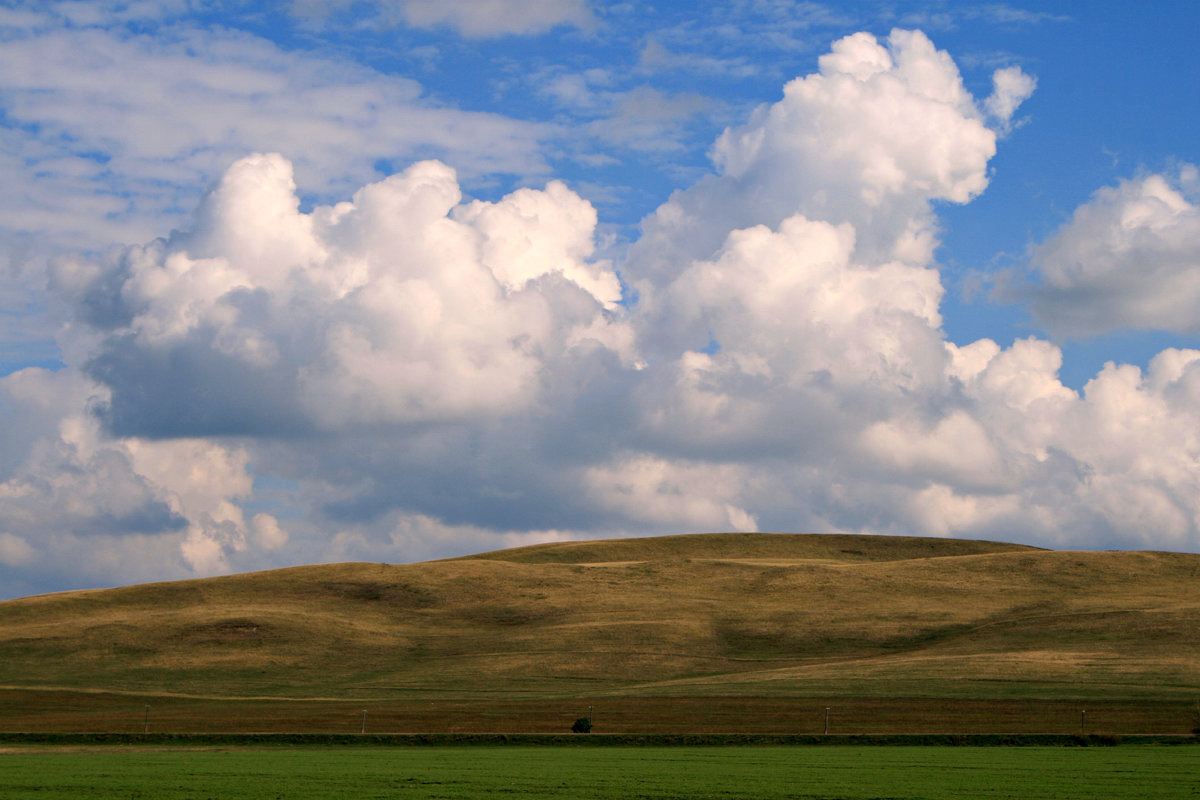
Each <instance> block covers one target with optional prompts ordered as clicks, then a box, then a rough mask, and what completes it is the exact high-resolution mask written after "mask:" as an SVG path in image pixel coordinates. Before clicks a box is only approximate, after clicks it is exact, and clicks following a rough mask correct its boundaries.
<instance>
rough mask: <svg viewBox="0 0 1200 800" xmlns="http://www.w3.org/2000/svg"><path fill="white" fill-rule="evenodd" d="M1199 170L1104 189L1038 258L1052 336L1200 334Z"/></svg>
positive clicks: (1036, 294) (1041, 299) (1035, 296)
mask: <svg viewBox="0 0 1200 800" xmlns="http://www.w3.org/2000/svg"><path fill="white" fill-rule="evenodd" d="M1198 193H1200V174H1198V173H1197V170H1196V167H1194V166H1192V165H1185V166H1183V167H1182V168H1181V169H1180V170H1179V172H1178V173H1176V174H1175V175H1147V176H1145V177H1142V178H1138V179H1134V180H1128V181H1123V182H1121V183H1120V184H1118V185H1117V186H1114V187H1108V188H1104V189H1101V190H1100V191H1098V192H1096V194H1095V195H1094V196H1093V197H1092V199H1091V200H1090V201H1089V202H1088V203H1086V204H1084V205H1083V206H1080V207H1079V209H1077V210H1076V211H1075V215H1074V217H1073V218H1072V219H1071V221H1070V222H1068V223H1067V224H1066V225H1064V226H1063V227H1062V228H1060V229H1059V230H1058V231H1057V232H1056V233H1055V234H1054V236H1052V237H1051V238H1050V239H1049V240H1048V241H1047V242H1045V243H1044V244H1042V245H1041V246H1040V247H1039V248H1038V249H1037V251H1036V252H1035V254H1034V259H1033V264H1034V268H1035V269H1036V271H1037V277H1038V278H1039V280H1040V283H1039V285H1037V286H1035V287H1032V288H1029V289H1027V290H1025V291H1019V292H1018V296H1024V297H1029V298H1031V299H1032V304H1031V308H1032V311H1033V314H1034V318H1035V319H1036V320H1037V321H1038V323H1039V324H1040V325H1042V326H1043V327H1045V328H1046V329H1047V330H1048V331H1050V332H1052V333H1053V334H1055V335H1056V336H1075V337H1080V336H1090V335H1094V334H1099V333H1106V332H1108V331H1112V330H1117V329H1120V328H1140V329H1157V330H1170V331H1180V332H1188V333H1195V332H1196V331H1198V330H1200V207H1198V206H1197V204H1196V202H1195V199H1196V197H1197V194H1198Z"/></svg>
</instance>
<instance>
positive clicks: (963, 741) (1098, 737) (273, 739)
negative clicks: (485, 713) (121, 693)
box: [0, 733, 1200, 747]
mask: <svg viewBox="0 0 1200 800" xmlns="http://www.w3.org/2000/svg"><path fill="white" fill-rule="evenodd" d="M1131 744H1132V745H1195V744H1200V737H1198V736H1195V735H1193V736H1175V735H1135V736H1113V735H1108V734H1091V735H1087V736H1082V735H1078V734H1075V735H1062V734H829V735H811V734H775V735H765V734H554V733H546V734H536V733H516V734H503V733H423V734H418V733H412V734H408V733H406V734H369V733H368V734H307V733H148V734H142V733H0V745H62V746H81V745H116V746H122V745H131V746H148V745H166V746H176V747H193V746H196V747H200V746H225V745H232V746H305V745H308V746H338V747H340V746H365V747H421V746H435V747H445V746H450V745H485V746H486V745H493V746H494V745H506V746H507V745H536V746H566V747H614V746H615V747H671V746H686V747H695V746H719V747H729V746H760V747H761V746H776V747H778V746H817V745H841V746H845V745H871V746H887V745H903V746H922V747H1032V746H1041V747H1047V746H1049V747H1096V746H1103V747H1111V746H1115V745H1131Z"/></svg>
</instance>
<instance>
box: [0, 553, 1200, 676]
mask: <svg viewBox="0 0 1200 800" xmlns="http://www.w3.org/2000/svg"><path fill="white" fill-rule="evenodd" d="M1198 578H1200V556H1197V555H1187V554H1175V553H1156V552H1058V551H1048V550H1039V549H1035V548H1031V547H1024V546H1019V545H1011V544H1002V543H995V542H977V541H964V540H949V539H927V538H901V537H871V536H849V535H802V534H712V535H694V536H677V537H661V538H649V539H623V540H604V541H595V542H568V543H557V544H547V545H538V546H533V547H524V548H518V549H513V550H505V551H499V552H493V553H484V554H480V555H476V556H470V557H465V558H456V559H448V560H442V561H432V562H426V563H420V564H402V565H391V564H365V563H349V564H333V565H324V566H310V567H296V568H288V569H279V570H272V571H268V572H258V573H249V574H243V575H233V576H228V577H220V578H210V579H204V580H190V581H180V582H172V583H159V584H147V585H141V586H131V587H127V588H122V589H110V590H93V591H81V592H69V593H63V594H55V595H46V596H39V597H30V598H24V599H20V600H13V601H8V602H5V603H0V685H6V686H9V687H29V688H33V687H54V688H60V689H89V690H104V691H118V692H139V693H161V694H171V693H178V694H181V695H191V696H208V697H252V696H257V697H263V696H286V697H377V696H385V695H386V696H395V697H403V696H423V697H431V696H468V695H472V694H483V695H488V694H497V693H501V694H505V693H506V694H508V695H512V696H518V695H519V696H523V697H556V696H558V697H567V696H576V695H579V694H581V693H586V694H589V695H603V694H608V695H624V696H629V695H653V696H672V695H678V696H684V695H687V696H695V695H707V694H721V695H730V694H734V695H738V694H741V695H754V696H770V695H796V694H816V693H825V694H831V693H832V694H840V695H853V696H888V695H890V696H925V697H993V698H999V697H1057V696H1061V695H1062V694H1063V693H1064V692H1065V693H1068V694H1070V693H1085V694H1090V695H1092V696H1095V695H1121V696H1131V695H1139V694H1153V695H1155V696H1162V695H1163V694H1164V693H1167V694H1171V693H1177V694H1178V695H1179V696H1180V697H1188V698H1190V697H1194V696H1195V695H1196V694H1197V693H1198V692H1200V633H1198V631H1200V581H1198Z"/></svg>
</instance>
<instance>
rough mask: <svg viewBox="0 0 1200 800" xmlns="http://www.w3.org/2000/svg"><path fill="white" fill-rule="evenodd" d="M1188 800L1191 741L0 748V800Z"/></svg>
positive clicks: (1195, 787) (1194, 779)
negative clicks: (501, 799) (491, 799)
mask: <svg viewBox="0 0 1200 800" xmlns="http://www.w3.org/2000/svg"><path fill="white" fill-rule="evenodd" d="M495 795H509V796H514V797H520V798H526V799H528V800H537V799H538V798H578V797H587V798H593V799H594V800H606V798H629V797H638V798H646V800H654V799H656V798H663V799H664V800H666V799H667V798H672V799H673V800H679V799H681V798H697V799H702V798H757V799H758V800H772V799H773V798H793V799H797V798H814V799H815V798H821V800H867V799H868V798H889V799H890V800H904V799H906V798H914V800H915V799H916V798H921V799H922V800H939V798H963V797H970V798H975V799H976V800H986V798H1014V797H1019V798H1025V799H1029V798H1056V799H1057V800H1071V798H1096V797H1103V798H1108V800H1121V799H1122V798H1139V800H1156V798H1164V799H1165V798H1170V800H1179V799H1180V798H1189V797H1200V765H1198V763H1197V760H1196V753H1195V752H1194V750H1193V748H1190V747H1153V746H1147V747H1117V748H1065V747H1063V748H1054V747H1048V748H1042V747H1032V748H1003V747H1001V748H971V747H968V748H936V747H894V748H855V747H826V748H775V747H742V748H732V747H731V748H695V749H693V748H654V747H642V748H613V749H602V750H597V749H591V748H587V749H576V748H542V747H457V748H413V749H407V748H402V749H378V750H338V749H309V748H306V749H295V750H232V751H217V750H199V751H179V750H171V751H161V750H154V751H130V750H104V751H82V752H81V751H63V750H55V751H45V752H37V751H25V752H8V753H0V798H18V797H20V798H24V797H30V796H37V797H39V798H44V800H54V799H55V798H71V799H72V800H86V799H87V798H101V797H103V798H111V797H123V798H155V800H172V798H198V797H221V798H225V800H241V799H242V798H255V799H257V798H275V797H286V798H289V800H306V798H355V800H367V799H369V798H384V797H387V798H395V797H401V798H412V799H413V800H419V799H420V798H443V799H445V800H453V799H454V798H478V797H487V796H495Z"/></svg>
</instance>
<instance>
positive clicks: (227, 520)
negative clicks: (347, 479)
mask: <svg viewBox="0 0 1200 800" xmlns="http://www.w3.org/2000/svg"><path fill="white" fill-rule="evenodd" d="M105 394H106V391H105V390H104V389H103V388H101V387H97V386H93V385H89V384H88V383H86V382H85V381H83V380H82V379H81V378H80V376H79V375H78V373H76V372H74V371H70V370H66V371H62V372H59V373H52V372H48V371H46V370H40V369H33V368H31V369H27V370H22V371H21V372H17V373H14V374H13V375H9V376H7V377H5V378H3V379H0V398H2V399H3V402H4V407H5V411H6V418H7V419H6V421H7V423H8V424H9V425H11V426H12V428H13V430H15V431H20V433H21V436H20V437H17V438H18V439H22V440H24V441H22V442H21V444H23V445H24V447H21V448H19V449H20V450H21V451H24V454H23V456H22V457H20V458H15V457H14V450H12V449H9V448H11V446H12V445H13V444H15V443H14V442H13V441H11V440H9V441H6V442H5V444H6V448H5V451H4V455H5V456H6V463H5V464H4V467H5V469H4V470H3V472H2V473H0V476H2V477H3V478H4V479H3V480H2V481H0V564H4V565H7V566H9V567H30V568H36V569H37V570H40V571H43V572H45V571H50V572H53V571H63V572H68V573H71V574H72V575H73V579H74V580H75V581H80V580H83V581H86V582H90V583H107V582H111V581H118V580H136V579H141V580H146V579H149V578H154V577H173V576H183V575H186V574H189V573H191V572H199V573H202V574H212V573H215V572H223V571H227V570H228V569H229V567H230V563H229V560H228V559H229V556H230V554H232V553H235V552H240V551H247V550H250V549H254V550H271V549H278V548H279V547H281V546H282V545H283V544H284V543H286V541H287V532H286V531H285V530H284V528H283V527H282V526H281V524H280V523H279V521H278V520H277V519H275V518H274V517H273V516H271V515H270V514H267V513H257V514H254V515H250V516H249V517H248V515H247V514H246V513H245V512H244V511H243V509H242V508H241V507H240V506H239V505H238V503H239V502H240V501H241V500H243V499H245V498H246V497H248V496H249V495H250V493H251V491H252V483H253V479H252V477H251V475H250V473H249V470H248V455H247V452H246V451H245V450H244V449H243V448H238V447H229V446H225V445H222V444H220V443H217V442H214V441H207V440H200V439H174V440H170V441H146V440H139V439H113V438H111V437H109V436H106V435H104V434H103V432H102V431H101V430H100V426H99V422H98V420H97V419H96V418H95V417H94V416H93V415H92V414H91V413H90V412H89V407H90V406H91V404H93V403H95V402H96V401H97V400H99V399H101V398H103V396H104V395H105ZM139 551H143V552H139ZM80 552H85V553H86V554H87V557H86V558H85V559H81V558H80V557H79V554H80Z"/></svg>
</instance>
